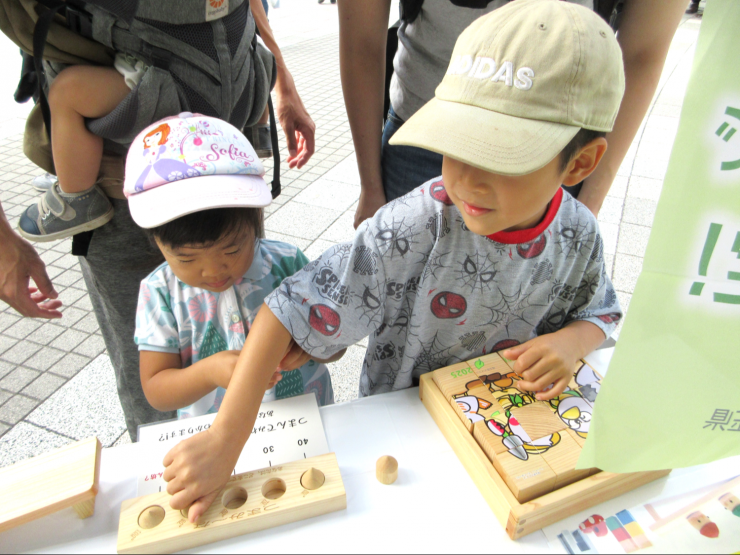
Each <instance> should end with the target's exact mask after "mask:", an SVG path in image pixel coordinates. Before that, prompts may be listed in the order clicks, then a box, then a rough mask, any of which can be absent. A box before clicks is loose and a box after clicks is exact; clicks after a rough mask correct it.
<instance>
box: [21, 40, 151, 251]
mask: <svg viewBox="0 0 740 555" xmlns="http://www.w3.org/2000/svg"><path fill="white" fill-rule="evenodd" d="M114 64H115V65H114V67H112V68H111V67H94V66H84V65H77V66H71V67H68V68H66V69H64V70H63V71H62V72H61V73H60V74H59V75H58V76H57V78H56V79H55V80H54V82H53V83H52V85H51V87H50V89H49V108H50V110H51V145H52V154H53V157H54V166H55V168H56V171H57V181H56V183H53V184H52V185H51V187H50V188H49V190H48V191H46V192H45V193H44V194H43V195H42V196H41V197H40V198H39V200H38V202H37V203H35V204H33V205H32V206H29V207H28V208H27V209H26V211H25V212H24V213H23V214H22V215H21V217H20V220H19V222H18V228H19V232H20V234H21V235H22V236H23V237H25V238H26V239H28V240H30V241H39V242H43V241H54V240H57V239H63V238H65V237H71V236H72V235H75V234H77V233H81V232H83V231H90V230H92V229H95V228H98V227H100V226H102V225H105V224H106V223H108V221H110V219H111V218H112V217H113V205H112V204H111V203H110V201H109V200H108V197H107V196H106V194H105V193H104V192H103V190H102V189H101V188H100V187H99V186H98V185H96V181H97V178H98V172H99V171H100V162H101V160H102V158H103V139H102V138H101V137H98V136H97V135H94V134H92V133H91V132H90V131H88V129H87V127H85V119H86V118H100V117H103V116H105V115H108V114H109V113H111V112H112V111H113V110H114V109H115V107H116V106H118V105H119V104H120V103H121V102H122V101H123V99H124V98H126V96H128V94H129V92H131V89H133V88H134V87H135V86H136V85H138V84H139V82H140V81H141V78H142V76H143V75H144V72H145V71H146V69H147V67H146V66H145V64H144V63H143V62H142V61H140V60H137V59H135V58H133V57H131V56H128V55H124V54H117V55H116V58H115V62H114Z"/></svg>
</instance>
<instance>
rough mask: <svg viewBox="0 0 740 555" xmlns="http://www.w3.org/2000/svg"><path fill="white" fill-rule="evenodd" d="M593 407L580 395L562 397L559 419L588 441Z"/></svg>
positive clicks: (559, 403) (559, 401) (558, 407)
mask: <svg viewBox="0 0 740 555" xmlns="http://www.w3.org/2000/svg"><path fill="white" fill-rule="evenodd" d="M592 413H593V407H592V406H591V404H590V403H589V402H588V401H586V399H584V398H583V397H581V396H580V394H567V395H560V397H559V398H558V403H557V412H556V414H557V415H558V417H559V418H560V419H561V420H562V421H563V423H564V424H565V425H566V426H567V427H568V429H571V430H573V431H574V432H576V433H578V435H580V436H581V437H582V438H583V439H586V436H587V435H588V430H589V428H590V427H591V416H592Z"/></svg>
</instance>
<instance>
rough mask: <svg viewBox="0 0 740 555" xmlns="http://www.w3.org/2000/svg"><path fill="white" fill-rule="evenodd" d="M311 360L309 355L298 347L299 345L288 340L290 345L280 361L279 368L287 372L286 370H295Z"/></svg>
mask: <svg viewBox="0 0 740 555" xmlns="http://www.w3.org/2000/svg"><path fill="white" fill-rule="evenodd" d="M309 360H311V355H309V354H308V353H307V352H306V351H304V350H303V349H301V348H300V346H299V345H298V344H297V343H296V342H295V341H293V340H291V341H290V346H289V347H288V350H287V351H286V353H285V356H284V357H283V360H281V361H280V366H279V367H278V369H279V370H282V371H284V372H287V371H288V370H295V369H297V368H300V367H301V366H303V365H304V364H306V363H307V362H308V361H309Z"/></svg>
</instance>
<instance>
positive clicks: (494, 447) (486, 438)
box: [473, 420, 509, 464]
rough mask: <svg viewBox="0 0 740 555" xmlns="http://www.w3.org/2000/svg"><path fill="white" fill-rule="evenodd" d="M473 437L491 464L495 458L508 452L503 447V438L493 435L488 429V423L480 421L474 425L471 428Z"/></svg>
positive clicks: (506, 448)
mask: <svg viewBox="0 0 740 555" xmlns="http://www.w3.org/2000/svg"><path fill="white" fill-rule="evenodd" d="M473 437H474V438H475V441H476V442H477V443H478V445H480V448H481V449H482V450H483V452H484V453H485V454H486V457H488V460H490V461H491V463H492V464H493V460H494V459H495V458H496V457H497V456H499V455H501V454H502V453H506V452H507V451H508V450H509V449H508V447H506V446H505V445H504V438H503V436H500V435H498V434H494V433H493V432H492V431H491V429H490V428H489V427H488V421H483V420H482V421H480V422H476V423H475V425H474V426H473Z"/></svg>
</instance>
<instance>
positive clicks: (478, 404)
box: [450, 387, 505, 434]
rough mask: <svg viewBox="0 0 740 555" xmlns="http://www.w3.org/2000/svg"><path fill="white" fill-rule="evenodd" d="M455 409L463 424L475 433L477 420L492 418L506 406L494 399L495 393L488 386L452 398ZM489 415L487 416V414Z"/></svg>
mask: <svg viewBox="0 0 740 555" xmlns="http://www.w3.org/2000/svg"><path fill="white" fill-rule="evenodd" d="M450 404H451V405H452V408H453V410H454V411H455V412H456V413H457V415H458V416H459V417H460V420H461V421H462V423H463V425H464V426H465V427H466V428H467V429H468V431H469V432H470V433H471V434H472V433H473V426H474V425H475V423H476V422H480V421H482V420H485V419H486V418H487V417H488V419H490V418H491V417H492V415H493V416H495V415H496V414H497V413H498V414H503V413H504V412H505V411H504V408H503V407H502V406H501V405H499V404H498V402H497V401H496V399H494V397H493V394H492V393H491V392H490V391H489V390H488V388H486V387H475V388H474V389H472V390H467V391H465V392H464V393H461V394H459V395H455V396H454V397H453V398H452V399H450ZM486 415H487V416H486Z"/></svg>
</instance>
